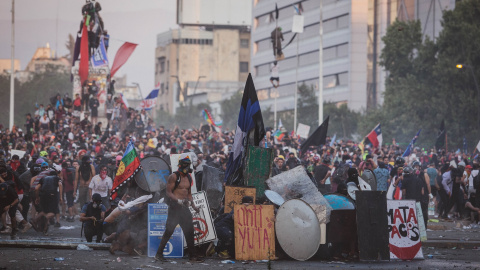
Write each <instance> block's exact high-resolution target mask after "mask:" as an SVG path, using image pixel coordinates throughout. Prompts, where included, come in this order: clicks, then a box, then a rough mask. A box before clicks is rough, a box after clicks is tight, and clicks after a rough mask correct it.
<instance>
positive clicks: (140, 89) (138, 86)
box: [132, 82, 143, 99]
mask: <svg viewBox="0 0 480 270" xmlns="http://www.w3.org/2000/svg"><path fill="white" fill-rule="evenodd" d="M132 84H133V85H136V86H137V88H138V93H140V97H141V98H142V99H143V94H142V88H140V84H138V83H136V82H132Z"/></svg>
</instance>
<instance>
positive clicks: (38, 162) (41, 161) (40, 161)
mask: <svg viewBox="0 0 480 270" xmlns="http://www.w3.org/2000/svg"><path fill="white" fill-rule="evenodd" d="M43 162H45V160H43V158H37V161H35V164H39V165H40V164H42V163H43Z"/></svg>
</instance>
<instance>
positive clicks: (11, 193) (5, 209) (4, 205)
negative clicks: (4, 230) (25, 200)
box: [0, 182, 18, 239]
mask: <svg viewBox="0 0 480 270" xmlns="http://www.w3.org/2000/svg"><path fill="white" fill-rule="evenodd" d="M17 205H18V195H17V192H16V191H15V189H14V188H13V187H12V186H9V185H8V184H7V183H5V182H4V183H1V184H0V216H2V215H3V213H8V216H9V217H10V221H11V223H12V231H11V232H10V237H11V238H12V239H15V237H16V236H17V232H18V229H17V220H16V219H15V214H16V212H17Z"/></svg>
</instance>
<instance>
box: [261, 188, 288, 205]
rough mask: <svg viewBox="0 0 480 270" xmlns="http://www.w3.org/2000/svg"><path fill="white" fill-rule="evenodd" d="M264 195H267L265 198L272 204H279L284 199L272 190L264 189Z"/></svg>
mask: <svg viewBox="0 0 480 270" xmlns="http://www.w3.org/2000/svg"><path fill="white" fill-rule="evenodd" d="M265 196H267V198H268V199H269V200H270V201H271V202H272V203H273V204H276V205H278V206H281V205H282V204H283V203H284V202H285V200H284V199H283V198H282V196H280V194H278V193H277V192H275V191H273V190H265Z"/></svg>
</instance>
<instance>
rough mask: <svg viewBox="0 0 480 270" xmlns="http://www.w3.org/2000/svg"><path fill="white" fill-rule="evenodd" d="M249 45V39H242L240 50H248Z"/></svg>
mask: <svg viewBox="0 0 480 270" xmlns="http://www.w3.org/2000/svg"><path fill="white" fill-rule="evenodd" d="M249 43H250V42H249V40H248V38H242V39H240V48H247V49H248V45H249Z"/></svg>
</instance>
